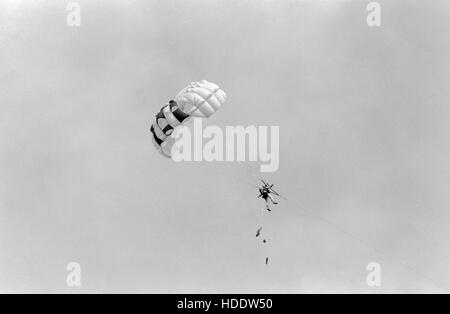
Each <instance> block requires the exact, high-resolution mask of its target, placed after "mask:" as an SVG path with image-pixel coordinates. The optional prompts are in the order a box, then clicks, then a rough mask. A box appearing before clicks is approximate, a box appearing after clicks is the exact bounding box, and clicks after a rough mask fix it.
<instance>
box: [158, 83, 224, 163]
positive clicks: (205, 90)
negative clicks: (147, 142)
mask: <svg viewBox="0 0 450 314" xmlns="http://www.w3.org/2000/svg"><path fill="white" fill-rule="evenodd" d="M226 98H227V96H226V94H225V92H224V91H223V90H221V89H220V88H219V86H218V85H216V84H214V83H211V82H208V81H206V80H202V81H200V82H192V83H191V84H189V85H188V86H187V87H185V88H184V89H182V90H181V91H180V92H179V93H178V95H177V96H176V97H175V99H174V100H171V101H170V102H169V103H168V104H166V105H164V106H163V107H162V108H161V110H160V111H159V112H158V113H157V114H156V119H155V122H154V123H153V124H152V126H151V128H150V131H151V132H152V134H153V137H152V140H153V144H154V145H155V147H156V149H158V150H159V152H160V153H161V154H162V155H164V156H166V157H168V158H170V157H171V150H172V147H173V145H174V144H175V139H174V138H173V136H171V135H172V134H173V131H174V130H175V128H176V127H178V126H180V125H185V124H186V123H187V122H188V121H189V120H190V119H189V118H190V117H201V118H209V117H210V116H211V115H212V114H214V113H215V112H216V111H217V110H219V108H220V107H221V106H222V105H223V104H224V103H225V101H226Z"/></svg>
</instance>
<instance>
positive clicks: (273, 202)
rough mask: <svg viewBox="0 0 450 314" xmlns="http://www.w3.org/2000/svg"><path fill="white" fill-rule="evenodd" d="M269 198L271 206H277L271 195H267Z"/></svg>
mask: <svg viewBox="0 0 450 314" xmlns="http://www.w3.org/2000/svg"><path fill="white" fill-rule="evenodd" d="M267 196H268V197H269V198H270V200H271V201H272V204H274V205H277V204H278V203H277V202H275V200H274V199H273V197H272V195H270V194H269V195H267Z"/></svg>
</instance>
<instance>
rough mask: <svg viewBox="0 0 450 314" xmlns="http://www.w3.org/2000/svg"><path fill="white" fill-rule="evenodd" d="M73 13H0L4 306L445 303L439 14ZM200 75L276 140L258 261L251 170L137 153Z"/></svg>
mask: <svg viewBox="0 0 450 314" xmlns="http://www.w3.org/2000/svg"><path fill="white" fill-rule="evenodd" d="M68 2H69V1H60V0H58V1H57V0H49V1H31V0H24V1H12V0H10V1H7V0H1V1H0V108H1V113H0V292H63V293H66V292H67V293H74V292H169V293H175V292H191V293H196V292H208V293H212V292H217V293H221V292H242V293H246V292H247V293H248V292H255V293H258V292H266V293H273V292H303V293H304V292H344V293H345V292H362V293H380V292H385V293H391V292H443V291H447V292H449V291H450V268H449V266H448V265H450V240H449V239H450V231H449V230H450V229H449V223H450V213H449V210H450V192H449V188H450V172H449V169H450V161H449V160H450V159H449V154H450V145H449V143H450V123H449V122H450V107H449V88H448V87H449V83H450V82H449V64H448V56H449V38H450V36H449V35H450V34H449V29H450V28H449V26H450V25H449V24H450V22H449V21H450V5H449V2H448V1H447V0H442V1H439V0H432V1H415V0H408V1H407V0H404V1H398V0H395V1H393V0H389V1H379V3H380V4H381V7H382V25H381V27H378V28H371V27H368V26H367V24H366V16H367V11H366V4H367V3H368V2H369V1H323V2H322V1H288V0H285V1H256V0H254V1H243V0H242V1H230V0H222V1H216V0H202V1H197V0H192V1H173V0H160V1H144V0H142V1H124V0H122V1H117V0H114V1H111V0H89V1H87V0H85V1H78V2H79V3H80V5H81V10H82V11H81V27H79V28H71V27H68V26H67V25H66V17H67V13H68V12H67V11H66V5H67V3H68ZM201 79H207V80H210V81H213V82H216V83H218V84H219V85H220V86H221V87H222V88H223V89H224V90H225V91H226V92H227V95H228V101H227V103H226V104H225V105H224V106H223V108H222V109H221V110H220V112H218V113H217V114H216V115H214V116H213V117H212V118H211V119H209V120H208V121H205V122H204V125H205V126H206V125H210V124H214V125H218V126H221V127H224V126H227V125H243V126H247V125H266V126H271V125H276V126H279V127H280V168H279V170H278V171H277V172H275V173H269V174H263V175H262V177H263V178H265V179H267V180H268V181H270V182H272V183H274V184H275V187H276V188H277V190H278V191H279V192H280V193H282V194H284V195H285V196H286V197H287V200H283V199H281V200H280V204H279V205H277V206H276V207H274V208H273V209H274V210H273V212H272V213H271V214H270V215H266V219H265V222H266V225H265V230H264V231H265V234H264V235H265V236H266V237H267V239H268V240H269V242H268V245H267V246H266V247H263V245H261V243H260V242H258V241H257V239H256V238H255V231H256V229H257V227H258V224H259V215H260V214H259V211H260V209H261V207H263V206H264V204H263V202H262V201H261V199H256V196H257V195H258V194H257V190H256V189H254V188H253V187H251V186H250V185H249V184H252V183H253V184H257V183H258V182H257V179H258V178H259V177H260V176H261V174H260V173H259V165H258V164H257V163H250V162H243V163H233V162H222V163H175V162H172V161H170V160H167V159H164V158H163V157H162V156H160V155H159V154H158V153H157V152H156V151H155V149H154V147H153V145H152V142H151V137H150V132H149V131H148V130H149V126H150V124H151V123H152V122H153V119H154V113H155V112H157V111H158V110H159V109H160V108H161V106H162V105H163V104H164V103H165V102H166V101H168V100H169V99H170V98H172V97H174V95H175V93H176V92H178V91H179V90H180V89H181V88H183V87H184V86H185V85H186V84H187V83H189V82H191V81H196V80H201ZM266 255H269V256H270V263H269V265H268V266H266V265H265V264H264V259H265V256H266ZM69 262H78V263H79V264H80V265H81V267H82V287H80V288H68V287H67V285H66V275H67V272H66V265H67V263H69ZM370 262H378V263H380V265H381V267H382V286H381V287H380V288H370V287H368V286H367V284H366V275H367V271H366V265H367V264H368V263H370Z"/></svg>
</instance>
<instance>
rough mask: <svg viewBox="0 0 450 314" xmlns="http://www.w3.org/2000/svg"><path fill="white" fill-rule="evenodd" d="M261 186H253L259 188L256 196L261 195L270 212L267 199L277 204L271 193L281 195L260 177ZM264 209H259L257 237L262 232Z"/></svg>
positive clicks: (267, 260) (265, 241)
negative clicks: (259, 223)
mask: <svg viewBox="0 0 450 314" xmlns="http://www.w3.org/2000/svg"><path fill="white" fill-rule="evenodd" d="M261 181H262V183H263V186H255V187H256V188H258V190H259V195H258V197H257V198H260V197H262V199H263V200H264V201H265V202H266V210H267V211H269V212H271V211H272V210H271V209H270V207H269V201H270V202H271V203H272V204H273V205H277V204H278V202H276V201H275V199H274V197H273V195H275V196H278V197H283V196H281V195H280V194H279V193H278V192H277V191H275V190H274V189H273V186H274V185H273V184H269V183H267V182H266V181H264V180H263V179H261ZM263 217H264V210H261V225H260V227H259V228H258V230H256V237H257V238H258V237H259V236H261V235H262V232H263V228H264V218H263ZM262 242H263V244H264V245H266V243H267V240H266V239H265V238H263V241H262ZM268 264H269V257H268V256H267V257H266V265H268Z"/></svg>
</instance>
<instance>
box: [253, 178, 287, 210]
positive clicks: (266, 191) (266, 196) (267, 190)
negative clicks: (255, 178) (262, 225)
mask: <svg viewBox="0 0 450 314" xmlns="http://www.w3.org/2000/svg"><path fill="white" fill-rule="evenodd" d="M261 181H262V182H263V184H264V185H263V186H262V187H258V189H259V196H258V197H257V198H260V197H262V198H263V200H265V201H266V209H267V211H269V212H271V211H272V210H271V209H270V207H269V200H270V201H271V202H272V204H273V205H277V204H278V203H277V202H275V200H274V198H273V196H272V194H273V195H276V196H280V197H281V195H280V194H278V192H276V191H275V190H274V189H273V188H272V187H273V184H269V183H267V182H265V181H264V180H263V179H261Z"/></svg>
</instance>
